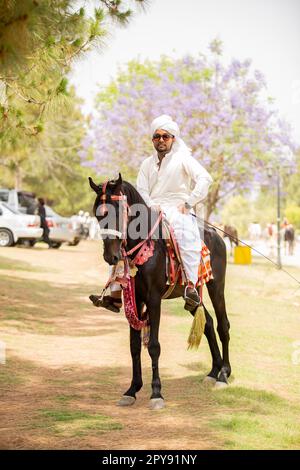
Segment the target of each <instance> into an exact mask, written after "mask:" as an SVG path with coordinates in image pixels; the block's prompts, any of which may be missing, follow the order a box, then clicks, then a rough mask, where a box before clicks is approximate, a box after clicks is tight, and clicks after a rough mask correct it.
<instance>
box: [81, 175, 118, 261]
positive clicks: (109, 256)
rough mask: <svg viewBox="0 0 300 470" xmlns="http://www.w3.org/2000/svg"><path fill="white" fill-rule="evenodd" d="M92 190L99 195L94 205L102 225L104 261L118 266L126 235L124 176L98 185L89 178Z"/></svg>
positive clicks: (95, 213) (95, 212)
mask: <svg viewBox="0 0 300 470" xmlns="http://www.w3.org/2000/svg"><path fill="white" fill-rule="evenodd" d="M89 183H90V186H91V188H92V189H93V190H94V191H95V193H96V194H97V197H96V200H95V203H94V209H93V211H94V215H95V216H96V218H97V220H98V222H99V225H100V234H101V237H102V239H103V244H104V252H103V257H104V260H105V261H106V262H107V263H108V264H110V265H116V264H117V263H118V261H119V260H120V259H121V258H122V251H121V248H122V244H123V242H124V237H125V233H126V221H127V202H126V196H124V195H123V194H122V176H121V174H120V173H119V178H118V179H117V180H111V181H107V182H106V183H103V184H99V185H97V184H96V183H94V181H93V180H92V178H91V177H89Z"/></svg>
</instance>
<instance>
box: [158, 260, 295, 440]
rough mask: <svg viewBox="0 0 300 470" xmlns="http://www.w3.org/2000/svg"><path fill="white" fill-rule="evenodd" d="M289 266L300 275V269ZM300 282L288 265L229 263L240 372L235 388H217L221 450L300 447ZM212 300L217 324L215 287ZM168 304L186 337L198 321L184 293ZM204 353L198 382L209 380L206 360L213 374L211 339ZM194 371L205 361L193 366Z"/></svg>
mask: <svg viewBox="0 0 300 470" xmlns="http://www.w3.org/2000/svg"><path fill="white" fill-rule="evenodd" d="M288 270H289V271H290V272H291V273H292V274H293V275H294V276H295V277H296V278H298V279H300V269H297V268H288ZM296 288H297V285H296V284H295V283H294V282H293V280H291V279H290V278H289V277H287V276H286V275H285V274H284V273H283V272H282V271H278V270H276V269H273V268H272V267H271V268H270V267H269V265H268V264H265V263H262V262H260V263H255V265H251V266H237V265H233V264H229V266H228V271H227V284H226V304H227V313H228V317H229V320H230V323H231V329H230V336H231V340H230V358H231V366H232V371H233V373H232V376H231V378H230V383H231V384H230V386H229V387H228V389H226V390H213V391H212V392H211V395H210V397H211V398H212V400H213V403H212V408H213V409H214V412H213V413H212V417H211V418H210V419H209V421H208V428H209V429H211V431H214V432H216V433H217V434H218V435H219V439H220V442H222V441H223V442H222V445H221V448H224V449H300V420H299V419H298V417H299V416H300V404H299V390H300V373H299V372H300V364H299V365H294V364H293V362H292V353H293V343H294V342H295V341H297V340H300V328H299V324H300V313H299V305H300V290H298V291H297V290H296ZM204 303H205V305H206V306H207V308H208V310H209V311H210V313H211V314H212V316H213V319H214V325H215V327H216V325H217V322H216V317H215V314H214V312H213V308H212V305H211V303H210V300H209V298H208V295H207V293H205V302H204ZM164 309H165V310H166V311H167V312H169V313H170V314H171V315H174V316H176V317H177V318H182V322H180V323H179V324H178V322H176V325H172V321H171V320H169V325H170V329H171V331H172V330H175V331H176V332H179V333H180V334H181V335H182V336H183V338H184V340H186V338H187V336H188V333H189V330H190V326H191V323H192V320H191V319H189V317H188V313H187V312H185V311H184V309H183V301H182V299H178V300H171V301H167V302H164ZM184 317H186V318H184ZM218 342H219V345H220V341H219V339H218ZM185 345H186V343H183V345H182V346H183V347H185ZM199 353H200V356H199V358H200V357H201V366H200V367H199V376H198V378H197V377H194V378H193V379H192V383H193V382H195V383H198V385H199V386H201V385H200V384H201V382H202V379H203V376H204V375H205V374H204V373H203V363H205V364H208V367H207V370H206V372H208V370H209V364H210V353H209V350H208V346H207V341H206V339H203V341H202V343H201V346H200V350H199ZM199 364H200V362H199ZM191 370H197V367H196V366H195V365H194V364H192V366H191ZM191 390H192V385H191V386H190V388H189V393H192V391H191ZM202 399H203V401H205V400H207V397H206V396H205V395H203V397H202ZM196 416H197V414H196ZM199 416H200V415H199Z"/></svg>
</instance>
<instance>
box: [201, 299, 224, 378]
mask: <svg viewBox="0 0 300 470" xmlns="http://www.w3.org/2000/svg"><path fill="white" fill-rule="evenodd" d="M203 308H204V312H205V318H206V323H205V329H204V334H205V336H206V338H207V341H208V344H209V349H210V352H211V356H212V369H211V371H210V373H209V374H208V375H207V376H206V377H205V378H204V381H203V382H204V383H214V382H216V380H217V378H218V375H219V373H220V370H221V368H222V365H223V361H222V357H221V354H220V349H219V346H218V343H217V338H216V333H215V329H214V322H213V319H212V316H211V315H210V314H209V312H208V311H207V310H206V308H205V306H204V305H203Z"/></svg>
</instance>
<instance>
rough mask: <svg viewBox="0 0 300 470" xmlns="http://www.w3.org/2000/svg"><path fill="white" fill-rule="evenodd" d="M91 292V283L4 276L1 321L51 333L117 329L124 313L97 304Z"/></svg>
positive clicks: (82, 333)
mask: <svg viewBox="0 0 300 470" xmlns="http://www.w3.org/2000/svg"><path fill="white" fill-rule="evenodd" d="M97 290H99V287H98V289H97ZM97 290H96V291H97ZM90 291H91V287H90V286H87V287H84V286H83V287H78V285H74V286H72V285H71V286H69V285H68V287H58V286H56V285H55V286H54V285H53V284H51V283H49V282H45V281H37V280H27V279H17V278H11V277H10V276H2V277H1V294H0V311H1V314H2V315H1V318H2V322H4V323H3V324H4V325H5V326H12V327H14V328H17V329H22V331H27V332H33V333H39V334H50V335H51V334H55V335H58V334H66V335H68V336H98V335H107V334H110V333H114V332H116V331H117V326H118V320H120V322H121V321H122V320H123V317H122V314H114V313H110V312H108V311H107V310H104V309H101V308H96V307H94V306H93V305H92V304H91V302H90V300H89V299H88V296H89V294H90ZM103 314H105V319H103V318H102V317H101V315H103ZM108 316H110V317H111V319H112V321H110V320H109V318H108ZM70 319H71V320H72V321H71V324H70ZM91 325H92V326H93V328H91Z"/></svg>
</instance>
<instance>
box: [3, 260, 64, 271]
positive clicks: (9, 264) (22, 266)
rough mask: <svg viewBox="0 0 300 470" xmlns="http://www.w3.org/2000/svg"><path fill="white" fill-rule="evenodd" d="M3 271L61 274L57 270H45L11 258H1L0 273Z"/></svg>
mask: <svg viewBox="0 0 300 470" xmlns="http://www.w3.org/2000/svg"><path fill="white" fill-rule="evenodd" d="M1 269H11V270H13V271H30V272H40V273H43V272H51V273H55V272H59V270H57V269H48V268H47V269H45V268H43V267H40V266H32V264H30V263H26V262H25V261H17V260H13V259H11V258H6V257H4V256H0V273H1Z"/></svg>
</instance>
